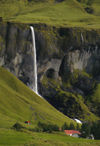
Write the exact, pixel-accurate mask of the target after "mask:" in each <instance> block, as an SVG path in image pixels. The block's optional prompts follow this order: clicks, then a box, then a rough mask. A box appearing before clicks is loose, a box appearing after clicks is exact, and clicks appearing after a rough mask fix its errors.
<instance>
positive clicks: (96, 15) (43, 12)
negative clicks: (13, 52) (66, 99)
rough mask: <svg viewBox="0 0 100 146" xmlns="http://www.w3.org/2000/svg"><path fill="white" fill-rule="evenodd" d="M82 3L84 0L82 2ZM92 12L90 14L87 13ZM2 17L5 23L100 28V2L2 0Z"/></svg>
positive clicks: (96, 0)
mask: <svg viewBox="0 0 100 146" xmlns="http://www.w3.org/2000/svg"><path fill="white" fill-rule="evenodd" d="M81 1H82V0H81ZM86 9H88V11H91V9H92V12H91V13H88V12H87V11H86ZM0 16H1V17H3V19H4V20H5V21H13V22H19V23H45V24H48V25H53V26H58V27H59V26H64V27H84V28H87V29H90V28H93V29H99V28H100V1H99V0H92V1H91V0H83V1H82V2H78V0H64V1H63V2H55V1H54V0H47V1H46V0H43V1H39V0H37V1H35V0H32V1H30V2H28V1H27V0H24V1H23V0H19V1H16V0H5V1H3V0H1V1H0Z"/></svg>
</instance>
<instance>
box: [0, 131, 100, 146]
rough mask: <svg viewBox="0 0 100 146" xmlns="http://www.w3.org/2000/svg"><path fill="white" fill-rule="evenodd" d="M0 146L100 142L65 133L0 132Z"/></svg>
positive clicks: (67, 145) (77, 145)
mask: <svg viewBox="0 0 100 146" xmlns="http://www.w3.org/2000/svg"><path fill="white" fill-rule="evenodd" d="M0 145H7V146H8V145H12V146H15V145H16V146H23V145H24V146H100V141H96V140H86V139H81V138H72V137H70V136H66V135H65V133H61V132H59V133H52V134H49V133H36V132H17V131H13V130H7V129H1V130H0Z"/></svg>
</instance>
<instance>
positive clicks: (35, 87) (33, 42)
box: [30, 26, 38, 94]
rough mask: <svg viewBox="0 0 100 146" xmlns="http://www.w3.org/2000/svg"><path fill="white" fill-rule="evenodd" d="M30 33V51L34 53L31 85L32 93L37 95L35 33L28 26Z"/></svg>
mask: <svg viewBox="0 0 100 146" xmlns="http://www.w3.org/2000/svg"><path fill="white" fill-rule="evenodd" d="M30 29H31V33H32V45H33V46H32V49H33V53H34V57H33V58H34V85H33V91H34V92H35V93H36V94H38V87H37V61H36V46H35V33H34V28H33V26H30Z"/></svg>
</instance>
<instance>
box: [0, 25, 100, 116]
mask: <svg viewBox="0 0 100 146" xmlns="http://www.w3.org/2000/svg"><path fill="white" fill-rule="evenodd" d="M34 28H35V34H36V48H37V63H38V64H37V67H38V88H39V92H40V94H41V95H43V96H44V97H45V98H46V99H47V100H48V101H49V102H50V103H51V104H53V105H54V106H55V107H56V108H58V109H59V110H60V111H62V112H63V113H65V114H67V115H69V116H70V117H79V118H82V117H84V118H85V113H86V114H87V117H88V115H91V113H90V111H92V112H94V113H96V114H97V115H98V116H100V115H99V113H98V112H97V111H98V108H99V107H98V106H96V107H95V109H93V108H92V107H93V106H94V105H93V103H92V98H91V105H90V106H89V109H88V108H87V107H86V108H83V107H84V106H86V105H88V99H89V98H90V97H91V95H92V92H93V91H94V90H95V89H96V87H97V84H99V82H100V65H99V64H100V41H99V40H100V31H96V30H84V29H82V28H55V27H51V26H47V25H43V24H38V25H37V24H36V25H34ZM33 53H34V52H33V51H32V36H31V31H30V27H29V25H24V24H11V23H5V24H4V23H1V24H0V65H1V66H4V67H6V68H7V69H9V70H10V71H11V72H12V73H13V74H14V75H16V76H17V77H18V78H19V79H20V80H22V81H23V82H24V83H25V84H26V85H28V86H29V87H31V88H32V86H33V82H34V78H33V77H34V75H33V74H34V70H33ZM79 96H80V97H79ZM61 97H62V98H61ZM88 97H89V98H88ZM84 99H85V100H84ZM81 101H83V103H82V104H80V102H81ZM89 101H90V100H89ZM60 102H61V103H60ZM59 103H60V104H59ZM89 103H90V102H89ZM74 104H75V107H73V105H74ZM83 104H84V106H83ZM75 109H76V110H77V113H75V112H76V111H75ZM84 109H85V112H83V111H84ZM89 110H90V111H89ZM75 114H76V115H75ZM81 114H82V116H80V115H81ZM83 115H84V116H83Z"/></svg>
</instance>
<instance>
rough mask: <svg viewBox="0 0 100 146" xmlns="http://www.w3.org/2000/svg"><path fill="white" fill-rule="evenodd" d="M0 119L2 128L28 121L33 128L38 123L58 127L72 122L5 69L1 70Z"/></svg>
mask: <svg viewBox="0 0 100 146" xmlns="http://www.w3.org/2000/svg"><path fill="white" fill-rule="evenodd" d="M0 118H1V119H2V120H0V128H4V127H11V126H12V125H13V124H14V123H15V122H16V121H19V122H22V123H24V122H25V121H26V120H30V121H31V123H32V125H33V127H34V126H35V125H36V123H37V122H38V121H43V122H46V123H55V124H58V125H62V124H63V122H65V121H66V122H68V123H69V122H71V121H72V120H71V119H69V118H68V117H66V116H64V115H63V114H61V113H60V112H58V111H57V110H56V109H55V108H53V107H52V106H51V105H50V104H49V103H48V102H47V101H45V100H44V99H42V98H41V97H39V96H38V95H36V94H35V93H34V92H33V91H31V90H30V89H29V88H28V87H27V86H25V85H24V84H23V83H22V82H21V81H19V80H18V79H17V78H16V77H15V76H13V75H12V74H11V73H9V72H8V71H6V70H5V69H3V68H0Z"/></svg>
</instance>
